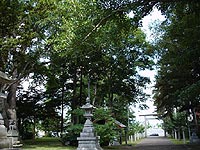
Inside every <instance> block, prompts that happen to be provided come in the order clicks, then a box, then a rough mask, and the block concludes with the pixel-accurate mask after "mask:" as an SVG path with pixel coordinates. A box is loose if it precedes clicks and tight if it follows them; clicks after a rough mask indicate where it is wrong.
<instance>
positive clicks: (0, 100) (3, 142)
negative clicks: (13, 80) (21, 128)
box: [0, 93, 10, 149]
mask: <svg viewBox="0 0 200 150" xmlns="http://www.w3.org/2000/svg"><path fill="white" fill-rule="evenodd" d="M4 99H5V95H3V94H2V93H0V149H3V148H9V146H10V140H9V139H8V137H7V128H6V127H5V125H4V119H3V116H2V111H3V105H4Z"/></svg>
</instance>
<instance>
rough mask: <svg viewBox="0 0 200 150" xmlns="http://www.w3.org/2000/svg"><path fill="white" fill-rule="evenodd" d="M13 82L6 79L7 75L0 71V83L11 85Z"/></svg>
mask: <svg viewBox="0 0 200 150" xmlns="http://www.w3.org/2000/svg"><path fill="white" fill-rule="evenodd" d="M13 81H14V80H12V79H10V78H8V76H7V74H5V73H3V72H1V71H0V83H11V82H13Z"/></svg>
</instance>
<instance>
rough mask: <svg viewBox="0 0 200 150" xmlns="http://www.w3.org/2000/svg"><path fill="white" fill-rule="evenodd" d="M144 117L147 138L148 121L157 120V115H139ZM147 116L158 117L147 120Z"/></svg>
mask: <svg viewBox="0 0 200 150" xmlns="http://www.w3.org/2000/svg"><path fill="white" fill-rule="evenodd" d="M139 116H143V117H144V126H145V137H147V120H150V119H157V116H158V115H157V114H145V115H139ZM147 116H156V118H147Z"/></svg>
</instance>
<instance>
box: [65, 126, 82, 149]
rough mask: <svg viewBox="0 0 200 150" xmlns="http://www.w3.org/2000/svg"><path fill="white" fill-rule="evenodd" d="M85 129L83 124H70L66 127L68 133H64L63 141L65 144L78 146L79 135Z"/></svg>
mask: <svg viewBox="0 0 200 150" xmlns="http://www.w3.org/2000/svg"><path fill="white" fill-rule="evenodd" d="M82 129H83V125H82V124H76V125H70V126H68V127H67V129H66V131H65V132H66V134H63V135H62V137H61V142H62V144H63V145H71V146H77V145H78V141H77V137H79V136H80V132H81V131H82Z"/></svg>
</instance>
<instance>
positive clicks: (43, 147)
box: [22, 137, 76, 150]
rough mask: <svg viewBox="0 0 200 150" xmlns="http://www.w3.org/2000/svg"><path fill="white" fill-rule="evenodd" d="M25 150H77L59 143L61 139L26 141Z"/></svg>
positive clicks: (24, 143)
mask: <svg viewBox="0 0 200 150" xmlns="http://www.w3.org/2000/svg"><path fill="white" fill-rule="evenodd" d="M22 149H24V150H31V149H34V150H61V149H65V150H75V149H76V148H75V147H70V146H63V145H62V143H61V142H60V141H59V138H49V137H48V138H47V137H45V138H39V139H35V140H24V141H23V147H22Z"/></svg>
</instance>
